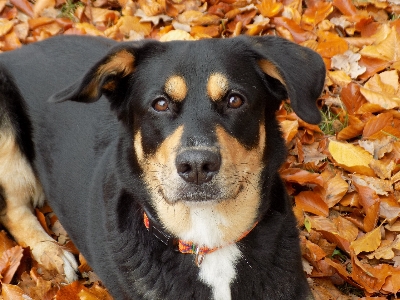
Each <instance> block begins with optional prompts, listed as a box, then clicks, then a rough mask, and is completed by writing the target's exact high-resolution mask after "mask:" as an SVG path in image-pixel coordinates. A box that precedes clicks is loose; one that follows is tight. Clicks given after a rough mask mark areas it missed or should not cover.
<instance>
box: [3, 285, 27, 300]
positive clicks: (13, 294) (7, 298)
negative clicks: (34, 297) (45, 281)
mask: <svg viewBox="0 0 400 300" xmlns="http://www.w3.org/2000/svg"><path fill="white" fill-rule="evenodd" d="M1 288H2V290H1V296H2V297H3V299H4V300H26V299H29V298H27V296H28V295H26V294H25V293H24V291H23V290H22V289H21V288H20V287H18V286H16V285H12V284H6V283H3V284H2V285H1Z"/></svg>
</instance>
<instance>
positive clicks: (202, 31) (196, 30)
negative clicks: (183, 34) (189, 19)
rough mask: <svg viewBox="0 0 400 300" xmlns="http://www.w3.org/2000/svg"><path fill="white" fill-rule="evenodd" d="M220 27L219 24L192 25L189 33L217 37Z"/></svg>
mask: <svg viewBox="0 0 400 300" xmlns="http://www.w3.org/2000/svg"><path fill="white" fill-rule="evenodd" d="M220 31H221V28H220V26H219V25H210V26H193V27H192V29H191V31H190V33H191V34H192V35H194V36H199V37H209V38H210V37H218V36H219V35H220Z"/></svg>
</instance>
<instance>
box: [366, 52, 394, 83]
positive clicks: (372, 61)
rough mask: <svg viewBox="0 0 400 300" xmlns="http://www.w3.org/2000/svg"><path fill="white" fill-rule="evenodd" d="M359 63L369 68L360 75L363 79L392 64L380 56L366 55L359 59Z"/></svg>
mask: <svg viewBox="0 0 400 300" xmlns="http://www.w3.org/2000/svg"><path fill="white" fill-rule="evenodd" d="M358 64H359V65H360V66H361V67H366V68H367V70H366V71H365V73H363V74H361V75H360V76H359V78H360V79H362V80H365V79H368V78H370V77H371V76H373V75H375V74H376V73H378V72H380V71H382V70H384V69H386V68H387V67H388V66H389V65H390V63H389V62H387V61H385V60H382V59H379V58H372V57H365V56H361V59H360V60H359V61H358Z"/></svg>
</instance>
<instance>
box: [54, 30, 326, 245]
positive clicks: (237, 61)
mask: <svg viewBox="0 0 400 300" xmlns="http://www.w3.org/2000/svg"><path fill="white" fill-rule="evenodd" d="M324 79H325V68H324V64H323V62H322V60H321V58H320V57H319V56H318V55H317V54H315V53H314V52H313V51H311V50H309V49H307V48H303V47H301V46H298V45H296V44H294V43H291V42H288V41H286V40H283V39H280V38H277V37H257V38H250V37H239V38H234V39H211V40H202V41H197V42H170V43H160V42H156V41H144V42H141V43H124V44H121V45H119V46H117V47H116V48H114V49H113V50H112V51H111V53H109V54H108V55H107V56H105V57H104V58H103V59H102V60H101V61H100V62H98V63H97V64H96V65H95V66H94V67H93V68H92V69H91V70H90V71H89V72H88V73H87V74H86V75H85V76H84V77H83V79H82V80H79V81H78V82H77V83H76V84H74V85H73V86H71V87H69V88H67V89H66V90H64V91H62V92H60V93H58V94H56V95H55V96H53V100H55V101H64V100H74V101H80V102H93V101H96V100H98V99H99V98H100V97H101V96H102V95H105V96H106V97H107V98H108V99H109V101H110V103H111V108H112V109H113V110H114V111H115V112H116V114H117V116H118V118H119V119H120V120H121V122H122V123H123V124H124V126H125V127H126V128H127V130H128V131H129V132H130V134H131V135H132V136H131V139H132V141H133V147H132V148H133V150H132V152H134V157H135V158H136V160H137V163H138V165H139V166H140V168H141V170H142V174H143V178H142V179H143V181H144V183H145V185H146V187H147V189H148V192H149V194H150V196H151V197H150V198H151V203H150V205H151V207H152V208H153V210H154V212H155V213H156V215H157V218H158V219H159V221H160V222H161V224H162V225H163V226H164V227H165V229H166V230H167V231H169V232H170V233H172V234H174V235H175V236H177V237H179V238H181V239H184V240H191V241H193V242H195V243H197V244H201V245H206V246H208V247H217V246H221V245H223V244H226V243H229V242H231V241H234V240H236V239H238V238H240V236H241V235H242V234H243V233H244V232H246V230H248V229H249V228H251V227H252V225H253V224H254V223H255V222H256V221H257V218H259V217H260V216H259V211H260V208H261V207H262V206H264V207H266V206H268V205H269V204H268V203H264V202H268V201H267V200H266V199H265V198H267V197H266V196H265V195H266V194H267V193H268V191H266V190H265V186H268V185H269V184H270V183H269V182H268V180H272V179H271V178H273V177H275V173H276V171H277V168H278V167H279V165H280V163H281V162H282V159H283V155H284V153H285V150H284V145H283V142H282V139H281V138H280V136H279V131H278V129H277V128H278V126H277V125H276V121H275V118H274V113H275V111H276V110H277V108H278V107H279V105H280V103H281V101H282V100H283V99H287V98H290V100H291V104H292V107H293V109H294V111H295V112H296V113H297V114H298V115H299V116H300V117H301V118H302V119H303V120H305V121H307V122H309V123H314V124H316V123H318V122H319V121H320V112H319V111H318V109H317V106H316V103H315V102H316V99H317V98H318V97H319V95H320V93H321V90H322V87H323V83H324ZM271 166H273V167H271Z"/></svg>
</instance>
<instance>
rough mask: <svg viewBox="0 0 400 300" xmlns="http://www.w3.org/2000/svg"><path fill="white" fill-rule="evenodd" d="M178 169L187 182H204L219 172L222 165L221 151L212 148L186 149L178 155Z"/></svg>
mask: <svg viewBox="0 0 400 300" xmlns="http://www.w3.org/2000/svg"><path fill="white" fill-rule="evenodd" d="M175 164H176V169H177V172H178V174H179V176H181V177H182V178H183V179H184V180H185V181H186V182H189V183H195V184H203V183H205V182H208V181H210V180H211V179H212V178H213V176H214V175H215V174H216V173H218V171H219V168H220V166H221V156H220V155H219V153H216V152H213V151H210V150H198V149H196V150H194V149H190V150H185V151H183V152H181V153H180V154H178V156H177V157H176V162H175Z"/></svg>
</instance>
